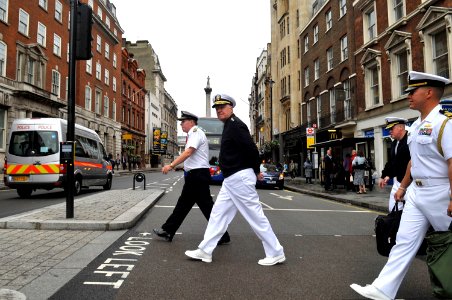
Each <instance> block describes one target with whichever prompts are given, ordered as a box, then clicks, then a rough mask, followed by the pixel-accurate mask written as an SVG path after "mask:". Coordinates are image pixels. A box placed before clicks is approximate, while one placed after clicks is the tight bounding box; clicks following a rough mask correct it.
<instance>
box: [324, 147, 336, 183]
mask: <svg viewBox="0 0 452 300" xmlns="http://www.w3.org/2000/svg"><path fill="white" fill-rule="evenodd" d="M332 152H333V150H331V148H329V149H328V150H326V155H325V157H324V158H323V165H324V171H323V175H324V176H325V191H332V190H333V189H334V187H333V186H332V185H333V176H334V162H333V156H332Z"/></svg>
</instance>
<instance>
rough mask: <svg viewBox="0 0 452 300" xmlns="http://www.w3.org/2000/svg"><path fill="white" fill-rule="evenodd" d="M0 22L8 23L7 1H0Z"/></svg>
mask: <svg viewBox="0 0 452 300" xmlns="http://www.w3.org/2000/svg"><path fill="white" fill-rule="evenodd" d="M0 20H1V21H3V22H5V23H7V22H8V0H0Z"/></svg>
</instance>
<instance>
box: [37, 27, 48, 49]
mask: <svg viewBox="0 0 452 300" xmlns="http://www.w3.org/2000/svg"><path fill="white" fill-rule="evenodd" d="M46 32H47V28H46V26H45V25H44V24H42V23H41V22H38V37H37V42H38V44H39V45H41V46H43V47H45V46H46Z"/></svg>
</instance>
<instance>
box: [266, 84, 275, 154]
mask: <svg viewBox="0 0 452 300" xmlns="http://www.w3.org/2000/svg"><path fill="white" fill-rule="evenodd" d="M266 81H267V83H268V85H269V86H270V105H269V108H270V143H271V142H272V141H273V84H274V83H275V82H274V81H273V80H272V79H271V78H270V77H267V80H266ZM271 150H272V160H273V161H276V160H275V158H274V151H273V148H272V149H271Z"/></svg>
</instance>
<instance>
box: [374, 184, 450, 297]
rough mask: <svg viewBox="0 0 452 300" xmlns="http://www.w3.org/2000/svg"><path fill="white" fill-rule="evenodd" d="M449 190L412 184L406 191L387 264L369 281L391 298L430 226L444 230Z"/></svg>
mask: <svg viewBox="0 0 452 300" xmlns="http://www.w3.org/2000/svg"><path fill="white" fill-rule="evenodd" d="M449 193H450V187H449V184H445V185H436V186H422V187H418V186H416V185H414V184H412V185H411V187H410V188H409V189H408V190H407V194H406V195H405V201H406V204H405V207H404V209H403V213H402V219H401V221H400V227H399V231H398V232H397V237H396V244H395V246H394V247H393V248H392V250H391V253H390V254H389V258H388V261H387V263H386V265H385V266H384V267H383V269H382V270H381V272H380V274H379V275H378V278H377V279H375V280H374V282H373V283H372V284H373V285H374V286H375V287H376V288H378V289H379V290H380V291H382V292H383V293H385V294H386V295H387V296H388V297H390V298H391V299H394V298H395V296H396V294H397V291H398V289H399V287H400V284H401V283H402V280H403V278H404V277H405V275H406V273H407V272H408V268H409V266H410V264H411V262H412V261H413V259H414V257H415V256H416V253H417V251H418V249H419V247H420V246H421V244H422V241H423V239H424V237H425V233H426V232H427V230H428V228H429V225H430V224H431V225H432V226H433V228H434V229H435V231H444V230H447V228H448V227H449V225H450V222H451V221H452V218H450V217H449V216H448V215H447V207H448V205H449Z"/></svg>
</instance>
